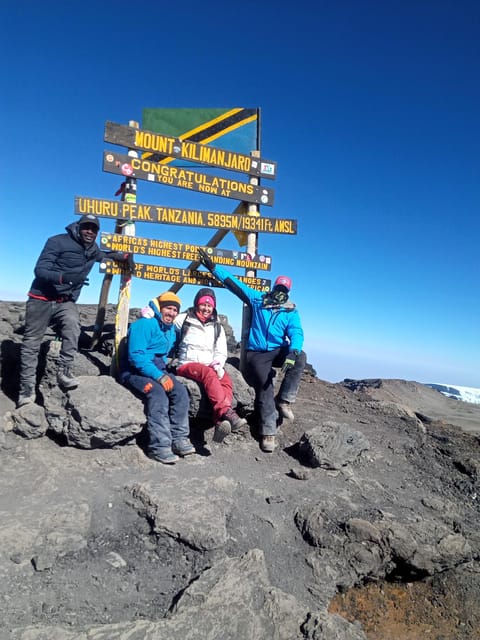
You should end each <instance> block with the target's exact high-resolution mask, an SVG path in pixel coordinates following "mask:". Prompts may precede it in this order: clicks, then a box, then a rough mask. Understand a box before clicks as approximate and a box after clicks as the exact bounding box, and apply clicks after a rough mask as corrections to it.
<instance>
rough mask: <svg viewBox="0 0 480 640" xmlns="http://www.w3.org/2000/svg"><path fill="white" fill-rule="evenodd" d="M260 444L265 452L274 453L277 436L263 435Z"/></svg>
mask: <svg viewBox="0 0 480 640" xmlns="http://www.w3.org/2000/svg"><path fill="white" fill-rule="evenodd" d="M260 446H261V448H262V451H265V453H273V452H274V450H275V436H262V441H261V443H260Z"/></svg>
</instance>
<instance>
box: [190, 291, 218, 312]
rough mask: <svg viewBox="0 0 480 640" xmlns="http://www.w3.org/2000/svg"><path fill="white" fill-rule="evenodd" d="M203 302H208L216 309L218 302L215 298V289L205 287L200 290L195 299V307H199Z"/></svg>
mask: <svg viewBox="0 0 480 640" xmlns="http://www.w3.org/2000/svg"><path fill="white" fill-rule="evenodd" d="M202 302H208V304H211V305H212V307H213V308H214V309H215V307H216V304H217V300H216V298H215V292H214V291H213V289H209V288H208V287H204V288H203V289H199V290H198V292H197V295H196V296H195V298H194V299H193V306H194V307H198V305H199V304H202Z"/></svg>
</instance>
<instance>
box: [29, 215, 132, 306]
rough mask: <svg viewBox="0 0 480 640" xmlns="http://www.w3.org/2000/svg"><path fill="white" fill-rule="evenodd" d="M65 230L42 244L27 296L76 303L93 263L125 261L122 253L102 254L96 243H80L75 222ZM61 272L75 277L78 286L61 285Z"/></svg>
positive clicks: (78, 231)
mask: <svg viewBox="0 0 480 640" xmlns="http://www.w3.org/2000/svg"><path fill="white" fill-rule="evenodd" d="M65 229H66V231H67V233H60V234H58V235H56V236H52V237H51V238H49V239H48V240H47V242H46V243H45V246H44V247H43V249H42V252H41V254H40V256H39V258H38V260H37V264H36V265H35V269H34V273H35V279H34V281H33V282H32V286H31V287H30V292H29V295H33V296H41V297H45V298H47V299H48V300H57V299H59V298H68V299H69V300H73V301H76V300H77V299H78V297H79V295H80V292H81V290H82V286H83V282H84V280H85V278H86V277H87V276H88V274H89V273H90V271H91V269H92V267H93V265H94V264H95V262H101V261H102V260H103V259H104V258H111V259H112V260H119V261H123V260H125V254H124V253H118V252H113V251H108V252H105V251H102V250H101V249H100V247H99V246H98V245H97V243H96V242H93V243H92V244H90V245H85V244H83V242H82V239H81V236H80V229H79V224H78V222H72V223H71V224H69V225H68V226H67V227H65ZM65 273H70V274H72V273H73V274H78V276H79V284H76V285H71V284H69V283H65V282H63V280H64V279H65V277H64V274H65Z"/></svg>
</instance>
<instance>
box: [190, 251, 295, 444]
mask: <svg viewBox="0 0 480 640" xmlns="http://www.w3.org/2000/svg"><path fill="white" fill-rule="evenodd" d="M199 255H200V261H201V263H202V264H203V265H204V266H205V267H206V268H207V269H208V270H209V271H210V272H211V273H212V274H213V275H214V276H215V277H216V278H217V279H218V280H219V281H220V282H221V283H222V284H223V285H225V287H227V288H228V289H229V290H230V291H231V292H232V293H234V294H235V295H236V296H238V297H239V298H240V300H242V301H243V302H245V304H247V305H248V306H249V307H250V310H251V323H250V330H249V334H248V342H247V345H246V354H245V359H246V372H245V374H246V378H247V382H248V383H249V384H251V385H252V386H253V388H254V389H255V405H256V409H257V412H258V414H259V420H260V438H261V439H260V446H261V447H262V449H263V451H266V452H267V453H272V452H273V451H274V449H275V435H276V432H277V417H278V414H277V410H276V407H277V408H278V411H279V412H280V414H281V415H282V416H283V417H284V418H287V419H288V420H293V419H294V415H293V411H292V408H291V405H292V404H293V403H294V402H295V400H296V397H297V393H298V388H299V386H300V380H301V377H302V373H303V370H304V368H305V364H306V361H307V357H306V355H305V353H304V352H303V351H302V348H303V329H302V325H301V322H300V315H299V313H298V311H297V309H296V307H295V305H294V304H293V303H292V302H289V300H288V296H289V292H290V289H291V286H292V282H291V280H290V278H288V277H287V276H279V277H278V278H277V279H276V280H275V283H274V286H273V289H272V290H271V291H270V292H268V293H261V292H260V291H257V290H256V289H252V288H251V287H248V286H247V285H245V284H244V283H243V282H241V281H240V280H237V278H235V277H234V276H232V275H231V274H230V273H229V272H228V271H227V269H225V268H224V267H221V266H220V265H218V264H217V265H216V264H214V263H213V261H212V260H211V258H210V257H209V256H208V254H207V253H206V252H205V251H204V250H203V249H199ZM272 367H282V372H283V373H284V374H285V375H284V378H283V380H282V383H281V385H280V389H279V391H278V394H277V399H276V402H275V394H274V388H273V376H274V372H273V369H272ZM275 405H276V406H275Z"/></svg>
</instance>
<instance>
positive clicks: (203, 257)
mask: <svg viewBox="0 0 480 640" xmlns="http://www.w3.org/2000/svg"><path fill="white" fill-rule="evenodd" d="M198 257H199V259H200V263H201V264H203V266H204V267H207V269H208V270H209V271H213V270H214V269H215V264H214V262H213V260H212V259H211V258H210V256H209V255H208V253H207V252H206V251H205V249H202V248H199V249H198Z"/></svg>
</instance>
